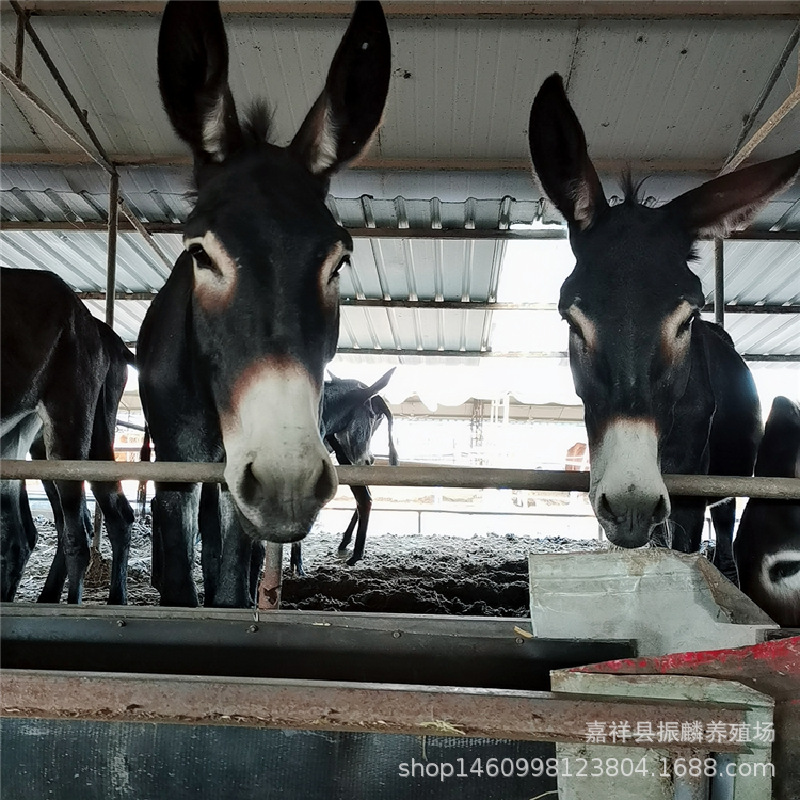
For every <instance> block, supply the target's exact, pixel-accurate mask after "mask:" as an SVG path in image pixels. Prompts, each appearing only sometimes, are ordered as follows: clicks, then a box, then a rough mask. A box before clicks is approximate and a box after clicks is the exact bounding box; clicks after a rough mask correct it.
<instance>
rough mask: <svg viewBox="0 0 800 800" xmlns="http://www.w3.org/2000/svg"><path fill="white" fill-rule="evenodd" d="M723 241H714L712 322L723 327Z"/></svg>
mask: <svg viewBox="0 0 800 800" xmlns="http://www.w3.org/2000/svg"><path fill="white" fill-rule="evenodd" d="M724 248H725V241H724V240H723V239H714V322H716V323H717V325H719V326H720V327H721V328H724V327H725V252H724Z"/></svg>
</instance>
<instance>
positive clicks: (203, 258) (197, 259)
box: [189, 242, 214, 269]
mask: <svg viewBox="0 0 800 800" xmlns="http://www.w3.org/2000/svg"><path fill="white" fill-rule="evenodd" d="M189 255H190V256H191V257H192V258H193V259H194V263H195V264H197V266H198V267H199V268H200V269H214V262H213V261H212V260H211V256H210V255H209V254H208V253H206V251H205V250H204V249H203V245H201V244H198V243H197V242H195V243H193V244H191V245H189Z"/></svg>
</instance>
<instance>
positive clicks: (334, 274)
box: [328, 254, 350, 283]
mask: <svg viewBox="0 0 800 800" xmlns="http://www.w3.org/2000/svg"><path fill="white" fill-rule="evenodd" d="M344 266H348V267H349V266H350V255H349V254H348V255H344V256H342V257H341V259H339V263H338V264H337V265H336V269H334V270H333V271H332V272H331V277H330V278H329V279H328V283H330V282H331V281H332V280H334V279H335V278H338V277H339V273H340V272H341V271H342V267H344Z"/></svg>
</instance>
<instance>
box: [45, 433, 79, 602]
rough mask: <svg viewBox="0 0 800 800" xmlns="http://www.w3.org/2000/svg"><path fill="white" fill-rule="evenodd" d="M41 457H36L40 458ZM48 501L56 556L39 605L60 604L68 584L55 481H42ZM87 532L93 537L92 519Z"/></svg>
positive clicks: (59, 501) (62, 521) (59, 504)
mask: <svg viewBox="0 0 800 800" xmlns="http://www.w3.org/2000/svg"><path fill="white" fill-rule="evenodd" d="M31 455H33V448H31ZM38 457H39V456H34V458H38ZM42 485H43V486H44V491H45V494H46V495H47V499H48V500H49V501H50V507H51V508H52V509H53V521H54V522H55V526H56V540H57V544H56V554H55V555H54V556H53V562H52V564H50V570H49V571H48V573H47V580H45V582H44V587H43V589H42V591H41V592H40V593H39V597H37V598H36V602H37V603H58V602H59V601H60V600H61V594H62V592H63V591H64V584H65V583H66V582H67V559H66V556H65V555H64V514H63V513H62V511H61V498H60V497H59V495H58V489H56V485H55V483H53V481H42ZM88 513H89V511H88V509H85V513H84V515H83V517H84V526H86V523H87V520H86V516H87V515H88ZM88 523H89V525H88V527H87V531H88V532H89V533H88V535H89V536H91V533H90V531H91V519H89V520H88Z"/></svg>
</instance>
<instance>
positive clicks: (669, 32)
mask: <svg viewBox="0 0 800 800" xmlns="http://www.w3.org/2000/svg"><path fill="white" fill-rule="evenodd" d="M590 5H591V6H592V8H591V9H589V8H588V6H587V5H586V4H585V3H577V2H568V1H567V0H564V1H563V2H552V0H551V1H550V2H540V3H537V4H536V6H535V7H532V6H531V4H520V3H514V2H510V3H492V2H478V3H475V2H473V3H469V2H468V3H458V4H456V3H447V2H443V3H442V2H440V3H424V2H422V3H406V2H394V3H393V2H386V3H385V4H384V7H385V9H386V11H387V17H388V22H389V28H390V33H391V36H392V46H393V56H392V58H393V64H394V71H393V77H392V82H391V87H390V94H389V101H388V107H387V111H386V114H385V118H384V124H383V127H382V129H381V132H380V134H379V136H378V137H377V139H376V141H375V143H374V145H373V148H372V150H371V152H370V154H369V156H368V157H367V159H366V160H365V162H364V163H363V164H362V165H361V166H360V167H359V168H358V169H354V170H351V171H350V172H348V173H345V174H343V175H341V176H337V177H336V178H335V179H334V181H333V183H332V187H331V199H330V208H331V210H332V212H333V213H334V215H335V216H336V217H337V218H338V219H339V221H340V222H341V223H342V224H343V225H345V226H346V227H348V228H350V229H351V230H352V231H353V233H354V237H355V242H356V246H355V253H354V258H353V267H352V269H351V270H350V271H349V272H348V273H347V274H346V275H345V276H344V277H343V281H342V297H343V308H342V326H341V336H340V342H339V345H340V351H341V352H342V353H345V354H351V355H354V356H358V357H362V356H364V355H367V354H369V353H375V352H377V353H381V354H383V355H395V356H398V357H399V358H401V360H406V361H408V360H412V361H413V360H417V359H423V360H425V361H426V362H427V361H428V359H430V358H436V357H437V354H439V355H450V356H458V357H461V358H469V357H478V356H480V355H481V354H483V355H489V354H492V355H497V354H499V353H501V352H507V351H513V352H523V353H528V354H538V355H540V356H547V357H550V358H553V357H560V356H562V355H563V351H564V350H565V349H566V331H565V330H564V329H563V326H562V324H561V323H560V322H559V321H558V319H557V315H555V314H554V312H553V306H554V303H555V302H556V299H557V282H555V283H554V281H553V279H552V275H554V274H556V273H557V274H561V272H563V271H564V269H565V268H566V269H568V266H567V267H565V266H564V264H563V263H559V266H558V268H557V269H556V268H555V267H554V266H553V262H551V260H550V256H549V255H548V254H549V253H550V252H551V251H550V250H549V249H548V248H547V245H548V244H552V242H553V241H557V240H560V239H563V236H564V231H563V228H562V223H561V220H560V218H559V216H558V214H557V212H556V211H555V210H554V209H553V208H552V207H551V206H550V205H549V203H546V202H545V201H544V199H543V197H542V195H541V192H540V191H539V189H538V188H537V187H536V185H535V184H534V182H533V180H532V177H531V174H530V171H529V164H528V154H527V117H528V112H529V109H530V103H531V100H532V98H533V95H534V94H535V92H536V90H537V88H538V86H539V84H540V83H541V81H542V80H543V79H544V78H545V77H546V76H547V75H549V74H550V73H552V72H554V71H558V72H560V73H561V74H562V75H563V76H564V77H565V79H566V81H567V86H568V93H569V96H570V98H571V100H572V102H573V104H574V106H575V107H576V109H577V111H578V113H579V115H580V117H581V120H582V122H583V125H584V127H585V129H586V131H587V136H588V139H589V143H590V149H591V152H592V155H593V158H594V159H595V161H596V163H597V164H598V167H599V169H600V171H601V174H602V177H603V180H604V183H605V184H606V187H607V191H608V193H609V195H613V194H614V193H615V192H618V191H619V190H618V188H617V183H618V176H619V174H620V172H621V170H622V169H623V168H625V167H626V166H627V167H628V168H630V169H631V170H632V172H633V174H634V177H644V176H645V175H652V176H653V177H651V178H650V179H648V181H647V182H645V184H644V186H643V191H644V194H645V196H647V197H648V201H649V202H654V203H657V202H663V201H665V200H667V199H669V198H671V197H673V196H675V195H676V194H678V193H680V192H681V191H684V190H686V189H688V188H690V187H691V186H695V185H697V184H698V182H699V181H700V180H702V179H704V178H708V177H711V176H713V175H714V174H716V173H717V172H718V171H719V170H720V168H722V166H723V165H724V164H725V162H726V160H727V159H729V158H730V157H731V156H733V155H734V154H735V153H736V152H737V151H738V149H739V148H740V147H741V145H742V144H743V143H744V142H746V141H747V140H748V139H749V137H750V136H751V135H752V134H753V133H754V132H755V131H756V130H758V129H759V128H760V127H761V125H762V124H763V123H764V122H765V121H766V120H767V119H768V118H769V117H770V115H771V114H772V113H773V112H774V111H775V110H776V109H777V108H778V107H779V106H780V105H781V103H783V101H784V100H785V99H786V97H787V96H788V95H789V93H790V92H791V91H792V90H793V88H794V87H795V82H796V78H797V75H798V44H797V41H798V33H799V32H800V5H799V4H797V3H789V2H787V3H783V2H773V3H743V2H731V3H725V2H711V3H709V2H704V3H700V2H683V3H672V2H662V3H658V4H656V3H652V2H647V3H626V2H610V3H607V4H605V5H604V6H603V5H602V4H601V5H598V4H590ZM18 7H19V8H20V10H29V11H32V12H33V15H32V17H31V20H30V25H31V28H32V31H33V33H34V37H33V38H32V37H31V33H30V31H28V34H27V35H26V36H25V37H24V47H23V59H22V69H21V75H19V76H18V77H17V78H14V74H15V69H16V64H15V57H16V55H17V52H18V51H17V42H18V39H19V27H18V24H17V19H18V18H17V14H16V13H15V11H14V9H12V8H11V6H10V5H9V4H8V3H2V4H0V9H1V10H2V14H1V18H0V23H1V24H0V53H2V56H1V60H2V63H3V68H4V79H3V83H2V91H1V92H0V129H1V130H0V156H1V158H2V164H1V165H0V190H1V191H2V195H1V197H0V219H1V220H2V232H0V245H2V246H1V247H0V263H2V264H3V265H4V266H11V267H29V268H37V269H50V270H53V271H55V272H57V273H59V274H60V275H62V277H64V278H65V280H67V282H68V283H69V284H70V285H71V286H72V287H73V288H75V289H76V290H77V291H79V292H82V293H84V294H83V297H84V299H85V300H86V302H87V303H88V304H89V305H90V307H91V308H92V310H93V312H94V313H96V314H98V316H102V315H103V313H104V300H103V293H104V292H105V288H106V241H107V237H106V233H105V232H104V228H105V225H106V222H107V208H108V191H109V176H108V173H107V171H106V169H104V168H103V167H102V166H100V165H98V164H97V163H95V161H93V160H92V158H90V157H89V156H88V155H86V153H85V149H88V150H89V151H90V152H91V153H92V154H93V155H94V156H95V158H96V157H97V155H98V152H100V151H102V153H101V155H102V154H105V157H107V159H108V161H109V162H111V164H113V165H114V167H115V168H116V170H117V172H118V174H119V182H120V194H121V196H122V198H123V199H124V201H125V204H126V206H127V209H128V211H129V214H130V215H131V216H132V217H133V218H134V220H135V221H136V222H137V223H141V225H143V226H144V228H145V229H146V230H147V231H149V234H150V236H151V238H150V241H148V240H147V239H146V238H145V237H144V236H143V235H142V234H141V233H139V232H136V231H134V230H133V229H132V228H131V225H130V223H129V222H128V219H127V218H126V217H123V216H120V223H121V227H122V230H121V233H120V235H119V245H118V253H117V283H116V291H117V292H118V293H121V295H122V297H123V298H124V299H120V300H119V301H118V302H117V303H116V309H115V327H116V329H117V330H118V332H119V333H120V334H121V335H122V336H123V338H125V339H126V340H127V341H130V342H135V340H136V337H137V334H138V329H139V325H140V323H141V320H142V318H143V316H144V313H145V310H146V308H147V304H148V302H149V299H150V297H151V296H152V293H153V292H155V291H157V290H158V289H159V288H160V286H161V285H162V284H163V282H164V280H165V279H166V277H167V275H168V273H169V265H168V263H169V262H170V261H171V260H173V259H174V258H175V257H176V256H177V254H178V253H179V252H180V249H181V245H180V237H179V234H178V233H176V230H177V227H178V224H179V223H180V222H181V220H183V219H184V218H185V216H186V214H187V212H188V210H189V208H190V199H189V198H188V196H187V192H188V190H189V161H188V158H187V155H186V150H185V148H184V146H183V145H182V144H181V143H180V141H178V140H177V138H176V137H175V135H174V134H173V133H172V131H171V129H170V127H169V123H168V121H167V118H166V115H165V114H164V113H163V111H162V109H161V105H160V100H159V97H158V89H157V80H156V73H155V64H156V41H157V34H158V24H159V15H160V10H161V4H160V3H151V2H128V3H123V2H100V3H93V4H85V3H74V2H50V3H47V4H44V3H27V4H26V3H22V4H20V5H19V6H18ZM603 7H605V9H606V10H605V13H604V12H603V10H602V9H603ZM598 10H599V13H598ZM223 11H224V12H226V24H227V26H228V28H227V29H228V38H229V43H230V50H231V57H232V63H231V84H232V87H233V92H234V95H235V96H236V97H237V98H238V100H239V104H240V107H241V106H243V105H244V104H245V101H246V100H248V99H253V98H256V97H259V96H266V97H268V98H269V100H270V102H271V104H272V105H273V108H274V120H275V122H274V128H275V138H276V141H277V142H278V143H285V142H287V141H288V140H289V139H290V137H291V135H292V133H293V132H294V131H295V130H296V129H297V127H298V126H299V124H300V122H301V121H302V119H303V117H304V115H305V113H306V111H307V110H308V108H309V107H310V105H311V103H312V102H313V99H314V98H315V97H316V95H317V93H318V92H319V90H320V88H321V85H322V82H323V80H324V75H325V71H326V69H327V64H328V62H329V60H330V58H331V56H332V54H333V51H334V49H335V47H336V45H337V43H338V41H339V38H340V36H341V34H342V33H343V31H344V28H345V26H346V19H347V16H348V15H349V11H350V4H348V3H338V2H325V3H316V4H314V3H291V2H288V3H287V2H275V3H263V2H258V1H257V0H254V2H231V3H223ZM36 37H38V38H39V40H40V42H41V48H42V49H43V50H44V51H46V53H47V54H48V56H49V58H50V59H52V62H53V64H54V65H55V67H56V69H57V70H58V72H59V73H60V75H61V76H62V78H63V81H64V83H65V84H66V86H67V87H68V89H69V91H70V92H71V93H72V94H73V95H74V98H75V101H76V103H77V106H78V108H79V109H81V110H84V111H85V120H86V121H87V122H88V124H89V126H90V127H91V131H92V132H93V135H94V136H95V137H96V142H94V143H93V142H92V141H91V140H90V136H89V134H88V133H87V132H86V131H85V130H84V128H83V126H82V124H81V121H80V120H79V119H78V117H77V115H76V114H75V113H74V111H73V110H72V108H71V107H70V104H69V102H68V100H67V99H66V98H65V96H64V94H63V92H62V91H61V90H60V88H59V86H58V84H57V82H56V80H55V79H54V77H53V75H52V74H51V71H50V70H49V69H48V67H47V65H46V63H45V61H44V60H43V58H42V56H41V54H40V53H39V52H37V47H36V41H35V38H36ZM20 80H21V82H22V83H23V84H24V87H23V91H22V92H20V91H19V88H15V87H14V86H13V84H14V82H15V81H20ZM26 92H27V94H29V95H30V94H32V95H35V96H36V98H38V99H39V102H40V103H41V104H43V105H44V106H46V107H47V108H48V109H49V110H50V112H51V113H52V114H54V115H56V116H57V117H59V118H60V119H61V120H62V122H63V123H65V124H66V126H67V127H69V128H70V129H72V130H73V131H76V132H77V138H78V139H80V140H81V141H82V142H83V145H84V147H81V146H79V145H78V144H76V143H75V142H74V141H73V140H72V139H70V138H69V136H67V135H66V134H65V133H64V131H63V130H62V129H60V128H59V127H58V125H56V124H54V123H53V122H52V121H51V119H49V118H48V116H47V114H45V113H42V112H41V111H40V110H37V109H36V108H35V107H34V105H33V103H32V102H31V98H30V97H26V96H24V94H25V93H26ZM97 145H99V148H98V146H97ZM798 148H800V106H797V107H795V108H794V109H793V110H791V111H790V112H789V113H788V114H787V115H786V116H785V118H784V119H783V120H782V121H781V122H780V123H779V124H778V125H777V126H776V127H775V128H774V130H772V131H771V132H770V134H769V135H768V136H767V137H766V139H765V140H764V141H763V143H762V144H760V145H759V146H758V148H757V149H756V151H755V153H754V159H753V160H760V159H763V158H769V157H774V156H777V155H782V154H785V153H787V152H790V151H793V150H796V149H798ZM100 160H101V161H102V160H103V158H102V157H101V158H100ZM153 245H155V247H154V246H153ZM157 251H160V254H159V252H157ZM713 251H714V248H713V244H712V243H702V244H701V246H700V248H699V252H698V261H697V263H696V269H697V271H698V273H699V274H700V276H701V278H702V280H703V285H704V287H705V288H706V291H707V296H708V299H709V301H711V300H713V289H714V272H713V263H714V252H713ZM525 259H527V260H528V261H529V263H530V270H531V273H532V274H534V275H536V276H537V277H536V278H535V279H533V280H528V281H522V282H520V283H516V282H515V281H517V280H518V279H519V276H517V278H515V277H514V276H515V275H516V274H517V272H518V271H519V267H518V264H519V263H520V260H522V261H525ZM165 261H166V263H165ZM562 261H563V258H562ZM515 265H516V266H515ZM558 270H560V271H561V272H559V271H558ZM725 275H726V281H725V298H724V299H725V302H726V305H727V306H728V311H729V313H728V314H727V316H726V327H728V329H729V331H730V332H731V334H732V336H733V337H734V339H735V340H736V342H737V344H738V346H739V349H740V351H741V352H743V353H745V354H746V355H747V356H748V357H749V358H752V359H756V360H769V359H793V360H797V361H800V314H798V313H797V312H798V310H799V309H800V184H798V185H796V186H795V187H793V188H792V189H790V190H789V191H788V192H787V193H785V194H784V195H783V196H781V197H779V198H775V199H774V200H773V201H772V202H771V203H770V204H769V206H768V207H767V208H766V209H764V211H763V212H762V213H761V214H760V215H759V217H758V219H757V220H756V221H755V223H754V225H753V228H752V229H751V231H749V232H748V233H747V234H745V238H743V239H736V240H731V241H728V242H726V244H725ZM517 287H520V288H519V289H517ZM498 299H500V302H499V303H498V302H497V301H498ZM434 304H436V305H434ZM509 304H514V305H520V304H524V305H525V306H526V308H525V310H519V309H511V308H510V307H509ZM753 311H756V312H761V313H751V312H753ZM734 312H737V313H734ZM744 312H748V313H744ZM764 312H768V313H764ZM509 315H510V316H509ZM509 330H510V331H511V333H509ZM515 330H518V331H519V335H518V336H515ZM415 354H416V355H415Z"/></svg>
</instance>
